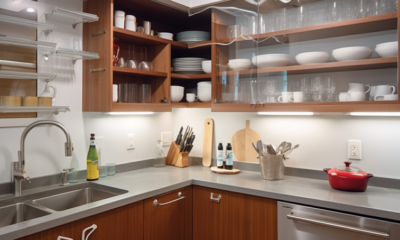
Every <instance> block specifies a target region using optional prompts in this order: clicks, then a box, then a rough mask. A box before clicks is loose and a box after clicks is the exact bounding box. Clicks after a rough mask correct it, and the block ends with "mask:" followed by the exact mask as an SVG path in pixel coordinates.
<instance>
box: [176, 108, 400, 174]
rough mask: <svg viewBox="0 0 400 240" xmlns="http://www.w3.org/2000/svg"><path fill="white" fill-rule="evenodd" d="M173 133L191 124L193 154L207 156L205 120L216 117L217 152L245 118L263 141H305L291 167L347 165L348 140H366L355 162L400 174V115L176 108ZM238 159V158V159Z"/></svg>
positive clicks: (380, 171)
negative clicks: (276, 113)
mask: <svg viewBox="0 0 400 240" xmlns="http://www.w3.org/2000/svg"><path fill="white" fill-rule="evenodd" d="M172 117H173V121H172V122H173V133H174V135H176V134H178V131H179V129H180V127H181V126H186V125H190V126H191V127H193V131H194V132H195V133H196V140H195V143H194V149H193V151H192V153H191V156H197V157H201V156H202V147H203V136H202V133H203V124H204V120H205V119H206V118H212V119H214V136H215V137H214V153H213V157H214V158H216V152H215V149H216V148H217V145H218V142H220V141H222V142H223V143H224V148H225V146H226V144H227V143H228V142H231V139H232V136H233V135H234V134H235V132H237V131H239V130H241V129H244V128H245V126H246V120H247V119H248V120H250V128H251V129H253V130H255V131H257V132H258V133H259V134H260V136H261V138H262V140H263V141H265V142H269V143H272V144H274V145H275V146H277V145H278V144H279V143H281V142H282V141H290V142H292V143H293V144H300V148H298V149H297V150H295V151H293V153H292V154H291V155H290V160H288V161H286V162H285V164H286V166H288V167H296V168H306V169H314V170H321V171H322V169H323V168H330V167H336V166H340V165H344V164H343V162H344V161H346V160H347V140H349V139H355V140H361V141H362V160H361V161H358V160H353V162H354V165H356V166H358V167H361V169H363V170H365V171H367V172H369V173H373V174H374V175H375V176H380V177H386V178H396V179H400V173H399V169H400V148H399V142H400V135H399V134H398V133H399V132H400V124H399V123H400V118H398V117H390V118H389V117H350V116H344V115H335V116H325V115H320V116H304V117H293V116H292V117H290V116H288V117H283V116H260V115H257V114H256V113H213V112H211V111H210V109H174V110H173V112H172ZM235 160H236V158H235Z"/></svg>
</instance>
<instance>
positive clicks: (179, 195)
mask: <svg viewBox="0 0 400 240" xmlns="http://www.w3.org/2000/svg"><path fill="white" fill-rule="evenodd" d="M178 197H179V198H177V199H175V200H172V201H170V202H166V203H159V202H158V201H157V199H156V200H154V202H153V206H154V207H156V206H157V205H160V206H163V205H167V204H170V203H173V202H176V201H179V200H182V199H184V198H185V196H182V193H181V192H179V193H178Z"/></svg>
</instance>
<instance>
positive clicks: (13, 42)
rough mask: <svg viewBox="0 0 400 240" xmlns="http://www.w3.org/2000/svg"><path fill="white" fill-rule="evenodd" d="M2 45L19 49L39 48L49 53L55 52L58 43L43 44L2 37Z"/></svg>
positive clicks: (0, 37) (0, 40)
mask: <svg viewBox="0 0 400 240" xmlns="http://www.w3.org/2000/svg"><path fill="white" fill-rule="evenodd" d="M0 43H1V44H6V45H12V46H18V47H29V48H38V49H45V50H48V51H49V52H51V53H52V52H54V51H55V49H56V46H57V43H52V42H43V41H34V40H29V39H25V38H16V37H9V36H0Z"/></svg>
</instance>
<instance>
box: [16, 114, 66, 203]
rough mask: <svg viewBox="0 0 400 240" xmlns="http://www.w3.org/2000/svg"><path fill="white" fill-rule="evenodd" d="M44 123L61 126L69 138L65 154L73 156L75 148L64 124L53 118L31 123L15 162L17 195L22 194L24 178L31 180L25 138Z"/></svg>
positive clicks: (24, 132)
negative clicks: (26, 165)
mask: <svg viewBox="0 0 400 240" xmlns="http://www.w3.org/2000/svg"><path fill="white" fill-rule="evenodd" d="M42 125H53V126H56V127H58V128H60V129H61V130H62V131H63V132H64V134H65V137H66V138H67V142H66V143H65V156H67V157H71V156H72V152H73V150H74V148H73V144H72V142H71V135H70V134H69V131H68V129H67V128H66V127H65V126H64V125H63V124H61V123H60V122H57V121H52V120H41V121H36V122H34V123H32V124H31V125H29V126H27V127H26V128H25V130H24V131H23V132H22V135H21V142H20V144H21V148H20V151H18V162H13V175H14V178H13V180H14V194H15V196H21V190H22V181H23V180H24V179H26V180H28V181H29V182H30V179H29V175H28V174H27V173H26V172H25V138H26V136H27V135H28V133H29V132H30V131H31V130H32V129H33V128H35V127H37V126H42Z"/></svg>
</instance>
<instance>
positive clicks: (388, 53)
mask: <svg viewBox="0 0 400 240" xmlns="http://www.w3.org/2000/svg"><path fill="white" fill-rule="evenodd" d="M398 46H399V45H398V42H397V41H396V42H388V43H381V44H378V45H376V48H375V52H376V54H378V55H379V57H381V58H388V57H397V55H398Z"/></svg>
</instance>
